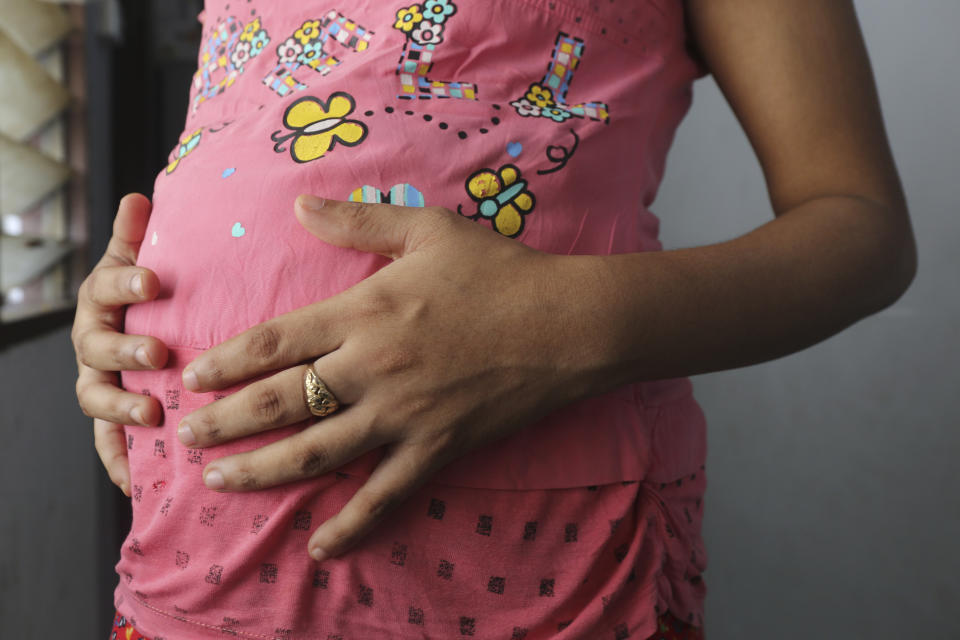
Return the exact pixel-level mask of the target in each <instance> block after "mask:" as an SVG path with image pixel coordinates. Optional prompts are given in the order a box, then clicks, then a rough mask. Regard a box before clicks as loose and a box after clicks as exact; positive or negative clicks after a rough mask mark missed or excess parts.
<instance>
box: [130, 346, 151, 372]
mask: <svg viewBox="0 0 960 640" xmlns="http://www.w3.org/2000/svg"><path fill="white" fill-rule="evenodd" d="M133 356H134V357H135V358H136V359H137V362H139V363H140V364H142V365H143V366H145V367H150V368H153V363H152V362H150V356H148V355H147V348H146V347H145V346H144V345H140V346H139V347H137V351H136V353H134V354H133Z"/></svg>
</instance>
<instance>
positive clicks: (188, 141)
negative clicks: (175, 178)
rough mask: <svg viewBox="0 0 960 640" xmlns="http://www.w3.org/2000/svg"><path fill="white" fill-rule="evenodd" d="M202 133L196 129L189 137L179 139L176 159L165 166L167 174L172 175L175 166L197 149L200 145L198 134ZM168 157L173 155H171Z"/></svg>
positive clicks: (201, 130)
mask: <svg viewBox="0 0 960 640" xmlns="http://www.w3.org/2000/svg"><path fill="white" fill-rule="evenodd" d="M202 132H203V129H197V130H196V131H194V132H193V133H191V134H190V135H188V136H186V137H184V138H181V139H180V144H179V145H178V146H177V148H176V149H175V153H176V154H177V155H176V157H175V158H174V159H173V160H171V161H170V164H168V165H167V173H172V172H173V170H174V169H176V168H177V166H179V165H180V161H181V160H183V159H184V158H185V157H186V156H187V155H189V153H190V152H191V151H193V150H194V149H196V148H197V145H198V144H200V134H201V133H202ZM170 155H173V153H171V154H170Z"/></svg>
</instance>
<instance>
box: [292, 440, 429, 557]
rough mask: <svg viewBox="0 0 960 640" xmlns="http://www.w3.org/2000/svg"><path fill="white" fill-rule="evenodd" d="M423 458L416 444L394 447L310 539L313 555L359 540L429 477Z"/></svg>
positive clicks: (325, 554) (342, 548) (336, 551)
mask: <svg viewBox="0 0 960 640" xmlns="http://www.w3.org/2000/svg"><path fill="white" fill-rule="evenodd" d="M423 458H424V454H423V453H422V451H421V449H420V447H419V446H417V445H415V444H400V443H398V444H397V445H395V446H394V447H392V448H391V449H390V450H389V451H388V452H387V454H386V455H385V456H384V458H383V460H381V461H380V464H379V465H377V468H376V469H374V471H373V473H372V474H371V475H370V478H368V479H367V481H366V483H364V485H363V486H362V487H360V489H359V490H358V491H357V493H356V494H355V495H354V496H353V497H352V498H351V499H350V500H349V501H348V502H347V504H346V505H344V507H343V509H341V510H340V513H338V514H337V515H335V516H333V517H332V518H330V519H329V520H327V521H326V522H324V523H323V524H322V525H321V526H320V527H319V528H318V529H317V530H316V531H315V532H314V533H313V535H312V536H311V537H310V542H308V543H307V549H308V551H309V553H310V556H311V557H312V558H313V559H314V560H317V561H321V560H325V559H327V558H330V557H336V556H338V555H340V554H342V553H343V552H344V551H346V550H348V549H349V548H350V547H352V546H354V545H355V544H356V543H357V542H359V541H360V540H361V539H362V538H363V537H364V536H365V535H366V534H367V533H369V532H370V530H371V529H373V528H374V526H376V524H377V523H378V522H379V521H380V520H382V519H383V517H384V516H385V515H386V514H387V513H389V512H390V511H392V510H393V509H394V508H396V507H397V506H398V505H399V504H400V503H401V502H402V501H403V500H404V499H405V498H407V497H408V496H409V495H410V494H412V493H413V492H414V490H416V488H417V487H419V486H420V485H421V484H423V482H425V481H426V479H427V478H429V477H430V475H431V474H432V471H431V470H430V466H429V465H425V463H424V459H423Z"/></svg>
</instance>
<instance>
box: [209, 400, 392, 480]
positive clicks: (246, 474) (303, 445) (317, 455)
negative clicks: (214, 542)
mask: <svg viewBox="0 0 960 640" xmlns="http://www.w3.org/2000/svg"><path fill="white" fill-rule="evenodd" d="M385 440H386V438H385V437H384V436H381V435H380V434H378V433H377V431H376V430H375V429H374V428H373V427H372V421H370V420H369V419H368V418H367V417H366V415H365V413H364V411H363V410H362V409H360V408H359V407H354V408H352V409H351V410H350V411H345V412H344V413H338V414H334V415H333V416H331V417H328V418H324V419H323V420H321V421H319V422H317V423H315V424H313V425H312V426H310V427H308V428H307V429H304V430H303V431H301V432H299V433H296V434H294V435H292V436H288V437H286V438H284V439H282V440H278V441H277V442H273V443H270V444H268V445H266V446H264V447H261V448H259V449H256V450H254V451H251V452H249V453H241V454H237V455H233V456H227V457H226V458H221V459H219V460H217V461H215V462H212V463H210V465H209V466H208V467H207V468H206V469H204V474H203V481H204V484H206V485H207V487H208V488H209V489H217V490H222V491H256V490H259V489H265V488H267V487H274V486H277V485H280V484H285V483H287V482H293V481H295V480H303V479H305V478H312V477H314V476H318V475H321V474H324V473H329V472H330V471H333V470H334V469H338V468H340V467H342V466H343V465H344V464H345V463H347V462H349V461H350V460H353V459H354V458H356V457H358V456H360V455H361V454H363V453H366V452H367V451H369V450H371V449H373V448H375V447H377V446H379V445H381V444H383V443H384V441H385Z"/></svg>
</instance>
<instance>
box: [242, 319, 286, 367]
mask: <svg viewBox="0 0 960 640" xmlns="http://www.w3.org/2000/svg"><path fill="white" fill-rule="evenodd" d="M280 343H281V338H280V332H279V331H278V330H277V329H276V328H275V327H273V326H272V325H270V324H265V325H262V326H260V327H257V328H256V329H255V330H254V331H253V333H252V334H251V335H250V342H249V345H248V350H249V352H250V354H251V355H253V356H254V357H256V358H259V359H260V360H266V361H272V360H274V359H276V357H277V356H278V355H279V353H280Z"/></svg>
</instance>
